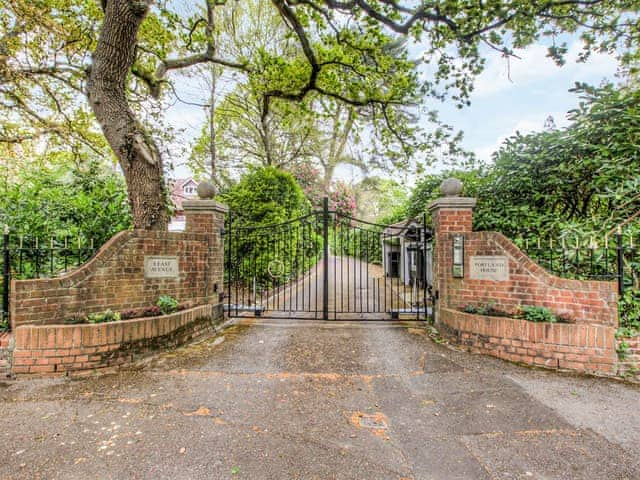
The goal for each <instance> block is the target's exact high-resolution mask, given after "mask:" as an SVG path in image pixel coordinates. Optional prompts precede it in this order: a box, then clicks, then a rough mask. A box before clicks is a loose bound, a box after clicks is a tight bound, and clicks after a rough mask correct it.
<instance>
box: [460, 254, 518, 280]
mask: <svg viewBox="0 0 640 480" xmlns="http://www.w3.org/2000/svg"><path fill="white" fill-rule="evenodd" d="M469 270H470V271H469V277H470V278H471V279H473V280H495V281H497V282H506V281H508V280H509V259H508V258H507V257H504V256H496V257H489V256H486V257H471V258H470V262H469Z"/></svg>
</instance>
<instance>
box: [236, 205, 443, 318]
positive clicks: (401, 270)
mask: <svg viewBox="0 0 640 480" xmlns="http://www.w3.org/2000/svg"><path fill="white" fill-rule="evenodd" d="M234 218H235V217H234V215H233V212H232V214H231V215H230V219H229V222H228V225H227V229H226V232H225V236H226V245H225V248H226V256H227V258H226V272H225V273H226V288H225V291H226V292H227V295H228V298H227V310H228V312H229V314H230V316H231V317H241V316H247V315H249V316H253V315H255V316H262V317H269V318H294V319H322V320H384V319H397V318H400V317H403V318H410V319H414V320H426V319H427V318H428V317H429V316H430V315H431V312H432V310H433V308H432V307H433V305H432V304H433V296H432V276H431V266H432V260H431V259H432V257H431V232H430V230H429V229H428V228H427V227H426V226H425V222H424V219H422V221H421V222H417V221H415V220H413V219H409V220H406V221H405V222H400V223H398V224H394V225H379V224H375V223H371V222H366V221H363V220H359V219H356V218H352V217H348V216H345V215H342V214H340V213H339V212H336V211H332V210H329V207H328V200H327V199H326V198H325V201H324V209H323V210H321V211H315V212H313V213H311V214H309V215H306V216H303V217H300V218H296V219H294V220H290V221H287V222H284V223H280V224H272V225H267V226H257V227H237V226H236V223H237V222H235V221H234Z"/></svg>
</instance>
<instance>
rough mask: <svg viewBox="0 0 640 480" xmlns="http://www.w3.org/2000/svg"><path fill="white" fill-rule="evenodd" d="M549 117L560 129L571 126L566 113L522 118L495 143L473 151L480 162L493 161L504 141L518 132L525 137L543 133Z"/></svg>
mask: <svg viewBox="0 0 640 480" xmlns="http://www.w3.org/2000/svg"><path fill="white" fill-rule="evenodd" d="M549 115H550V116H552V117H553V120H554V121H555V124H556V127H558V128H563V127H566V126H567V125H568V124H569V120H568V119H567V116H566V114H565V113H564V112H552V113H551V114H544V115H535V116H530V117H525V118H521V119H520V120H518V121H517V122H516V123H515V124H514V125H513V126H512V127H510V128H509V129H508V130H507V131H505V132H504V133H503V134H501V135H500V136H498V138H497V139H496V141H495V142H493V143H490V144H486V145H482V146H479V147H476V148H474V149H473V151H474V153H475V154H476V155H477V157H478V158H479V159H480V160H485V161H489V160H491V155H492V154H493V153H494V152H497V151H498V149H499V148H500V146H501V145H502V144H503V143H504V141H505V140H506V139H507V138H509V137H511V136H513V135H515V134H516V132H520V133H521V134H523V135H525V134H527V133H533V132H539V131H541V130H542V129H543V128H544V124H545V122H546V120H547V118H548V117H549Z"/></svg>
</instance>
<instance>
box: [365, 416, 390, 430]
mask: <svg viewBox="0 0 640 480" xmlns="http://www.w3.org/2000/svg"><path fill="white" fill-rule="evenodd" d="M358 422H359V423H360V426H361V427H362V428H374V429H376V430H384V429H386V428H387V422H385V421H384V420H383V419H381V418H376V417H374V416H369V415H363V416H361V417H360V418H359V419H358Z"/></svg>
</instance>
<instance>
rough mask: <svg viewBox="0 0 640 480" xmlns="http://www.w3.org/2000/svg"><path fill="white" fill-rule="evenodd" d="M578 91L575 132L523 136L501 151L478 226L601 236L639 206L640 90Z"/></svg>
mask: <svg viewBox="0 0 640 480" xmlns="http://www.w3.org/2000/svg"><path fill="white" fill-rule="evenodd" d="M575 91H576V92H577V93H578V94H580V95H581V99H582V101H581V103H580V105H579V107H578V108H577V109H576V110H573V111H572V112H570V118H571V121H572V123H571V125H570V126H569V127H567V128H564V129H561V130H556V129H551V130H547V131H543V132H540V133H533V134H529V135H520V134H516V135H515V136H514V137H512V138H510V139H508V140H507V141H506V142H505V144H504V145H503V146H502V147H501V149H500V150H499V151H498V152H497V153H496V154H495V156H494V161H495V163H494V166H493V167H492V168H491V169H490V172H489V174H488V175H487V177H486V178H485V181H484V182H483V184H482V188H481V190H480V195H479V202H478V208H477V215H476V216H475V218H474V222H475V226H476V227H477V228H478V229H481V230H498V231H500V232H502V233H504V234H506V235H508V236H510V237H512V238H513V237H516V236H519V235H526V234H527V233H529V232H532V233H534V234H536V235H537V236H543V237H550V236H551V237H554V238H558V237H560V236H566V237H569V238H573V237H575V236H578V237H580V238H581V239H586V238H589V236H591V235H595V236H596V238H602V237H603V236H604V235H605V234H607V233H608V234H611V233H612V232H613V231H614V230H615V228H616V226H617V225H620V224H622V223H625V222H626V221H627V219H628V218H629V217H630V216H631V215H633V214H634V213H636V212H637V211H638V210H639V209H640V193H638V192H640V177H638V175H636V174H635V173H634V172H637V171H640V156H639V155H638V153H637V140H636V139H637V138H639V137H640V91H634V90H629V89H626V88H615V87H614V86H612V85H608V86H605V87H601V88H591V87H587V86H585V85H578V86H577V87H576V89H575ZM496 199H500V201H495V200H496Z"/></svg>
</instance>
